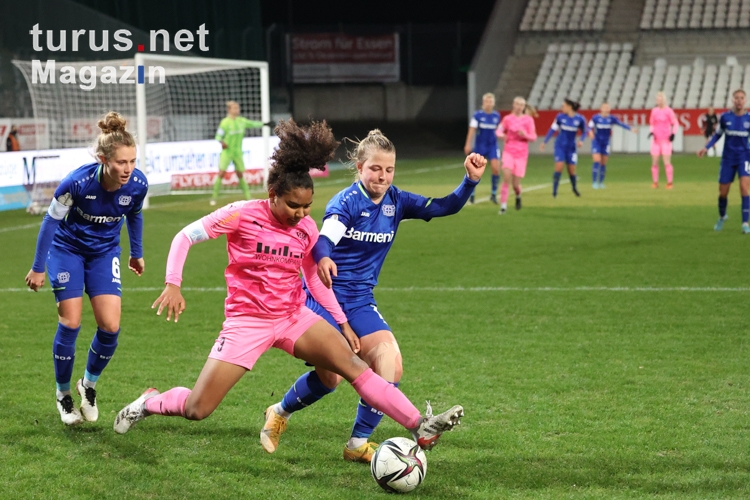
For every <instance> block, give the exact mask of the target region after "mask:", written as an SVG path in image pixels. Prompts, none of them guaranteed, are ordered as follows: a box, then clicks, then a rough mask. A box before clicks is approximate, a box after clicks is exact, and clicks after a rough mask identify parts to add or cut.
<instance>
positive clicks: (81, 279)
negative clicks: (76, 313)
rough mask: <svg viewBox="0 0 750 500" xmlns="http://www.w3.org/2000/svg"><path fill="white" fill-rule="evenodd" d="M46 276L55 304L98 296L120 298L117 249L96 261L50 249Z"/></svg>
mask: <svg viewBox="0 0 750 500" xmlns="http://www.w3.org/2000/svg"><path fill="white" fill-rule="evenodd" d="M47 273H48V274H49V282H50V285H51V286H52V291H53V292H55V300H56V301H57V302H60V301H62V300H67V299H73V298H76V297H83V290H84V287H85V290H86V293H87V294H88V296H89V298H91V297H96V296H97V295H117V296H118V297H121V296H122V285H121V284H120V249H119V248H118V249H117V250H116V252H112V253H108V254H106V255H100V256H97V257H84V256H82V255H78V254H74V253H72V252H69V251H67V250H63V249H62V248H58V247H56V246H54V245H53V246H51V247H50V250H49V253H48V254H47Z"/></svg>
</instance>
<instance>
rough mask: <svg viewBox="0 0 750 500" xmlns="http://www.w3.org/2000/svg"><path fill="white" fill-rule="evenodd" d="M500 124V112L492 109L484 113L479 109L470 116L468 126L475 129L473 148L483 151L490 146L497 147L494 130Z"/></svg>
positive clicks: (490, 147)
mask: <svg viewBox="0 0 750 500" xmlns="http://www.w3.org/2000/svg"><path fill="white" fill-rule="evenodd" d="M499 125H500V113H498V112H497V111H493V112H491V113H485V112H484V111H482V110H481V109H480V110H479V111H477V112H475V113H474V116H472V117H471V122H470V123H469V127H472V128H475V129H477V133H476V136H475V138H474V150H475V151H478V152H479V151H480V150H481V151H485V150H489V149H492V148H495V149H497V136H496V135H495V131H496V130H497V127H498V126H499Z"/></svg>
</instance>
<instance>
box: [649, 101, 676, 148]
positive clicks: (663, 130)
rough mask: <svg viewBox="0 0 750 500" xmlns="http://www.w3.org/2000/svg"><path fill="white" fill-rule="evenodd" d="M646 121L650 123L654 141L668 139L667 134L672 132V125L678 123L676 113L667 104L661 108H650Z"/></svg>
mask: <svg viewBox="0 0 750 500" xmlns="http://www.w3.org/2000/svg"><path fill="white" fill-rule="evenodd" d="M648 123H649V125H651V133H653V134H654V140H655V141H667V140H669V136H670V135H671V134H672V133H673V131H672V126H673V125H674V126H675V127H677V125H679V122H678V121H677V115H675V113H674V110H672V108H670V107H669V106H665V107H663V108H660V107H658V106H657V107H655V108H654V109H652V110H651V117H650V118H649V119H648Z"/></svg>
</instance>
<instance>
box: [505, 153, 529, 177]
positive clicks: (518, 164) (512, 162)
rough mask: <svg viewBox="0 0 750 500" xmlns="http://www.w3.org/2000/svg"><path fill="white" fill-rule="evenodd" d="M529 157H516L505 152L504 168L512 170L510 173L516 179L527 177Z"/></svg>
mask: <svg viewBox="0 0 750 500" xmlns="http://www.w3.org/2000/svg"><path fill="white" fill-rule="evenodd" d="M528 161H529V157H528V156H526V157H525V158H524V157H521V156H514V155H512V154H509V153H508V151H503V168H507V169H510V172H511V173H512V174H513V175H515V176H516V177H525V176H526V164H527V163H528Z"/></svg>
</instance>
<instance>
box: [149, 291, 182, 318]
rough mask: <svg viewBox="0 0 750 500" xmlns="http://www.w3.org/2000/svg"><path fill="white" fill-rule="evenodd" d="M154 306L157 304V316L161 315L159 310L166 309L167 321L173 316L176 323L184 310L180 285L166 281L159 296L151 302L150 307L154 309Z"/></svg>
mask: <svg viewBox="0 0 750 500" xmlns="http://www.w3.org/2000/svg"><path fill="white" fill-rule="evenodd" d="M156 306H159V309H157V311H156V315H157V316H161V312H162V311H163V310H164V309H166V310H167V321H169V320H170V319H171V318H172V317H174V322H175V323H177V321H179V319H180V314H182V313H183V312H184V311H185V299H184V298H182V292H180V287H179V286H178V285H173V284H171V283H167V286H166V287H164V291H163V292H161V295H159V298H158V299H156V300H155V301H154V303H153V304H151V309H154V308H155V307H156Z"/></svg>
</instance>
